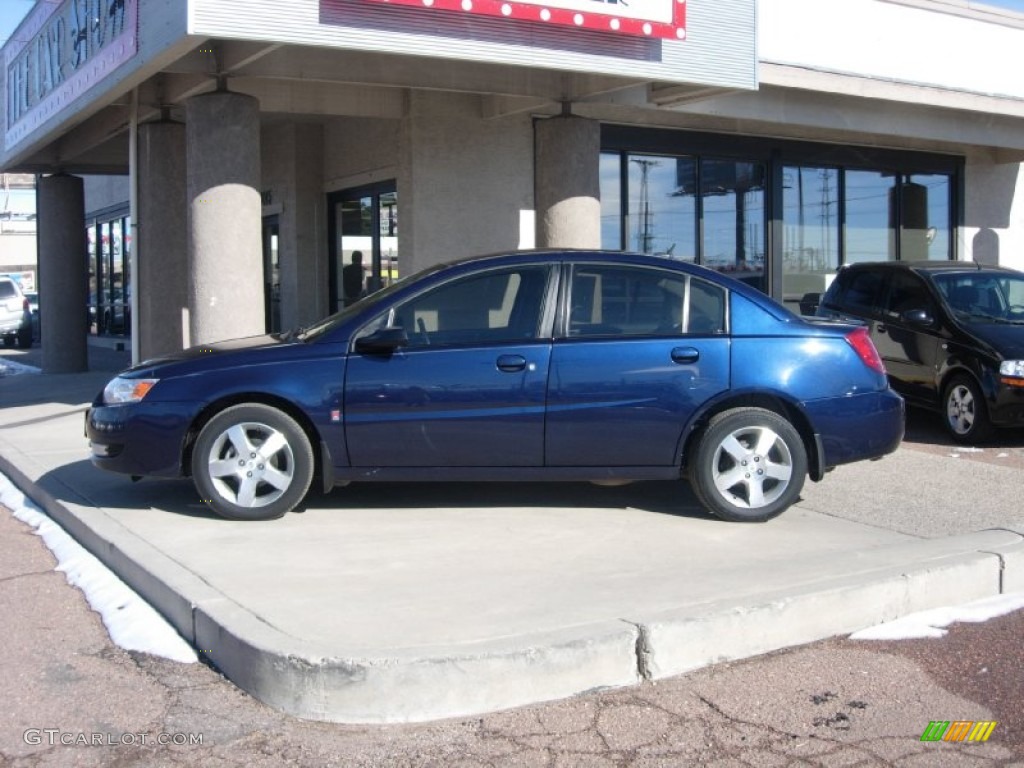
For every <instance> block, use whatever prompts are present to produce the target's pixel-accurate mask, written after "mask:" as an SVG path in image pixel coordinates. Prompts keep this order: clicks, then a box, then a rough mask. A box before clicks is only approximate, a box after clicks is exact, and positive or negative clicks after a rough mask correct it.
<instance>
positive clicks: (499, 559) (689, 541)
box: [0, 358, 1024, 722]
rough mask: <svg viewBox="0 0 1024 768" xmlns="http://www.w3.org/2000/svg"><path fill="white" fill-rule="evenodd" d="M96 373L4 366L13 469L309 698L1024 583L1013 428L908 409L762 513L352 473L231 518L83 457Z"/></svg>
mask: <svg viewBox="0 0 1024 768" xmlns="http://www.w3.org/2000/svg"><path fill="white" fill-rule="evenodd" d="M23 359H24V358H23ZM106 376H107V374H105V373H103V372H94V373H89V374H81V375H65V376H45V377H40V376H36V375H33V374H25V375H21V376H8V377H4V378H3V379H0V387H2V388H3V395H4V398H5V402H7V403H9V404H10V405H8V407H6V408H5V409H4V410H3V412H2V419H3V422H2V423H0V457H2V460H3V462H4V465H5V466H4V471H5V474H8V475H9V476H11V477H12V479H13V480H15V482H16V483H18V484H21V485H23V486H25V487H28V488H29V489H30V490H31V491H32V493H31V494H30V495H33V497H39V499H41V501H42V502H43V503H44V505H45V506H46V507H47V511H49V512H50V513H51V514H52V515H53V516H55V517H56V518H57V519H58V520H59V521H60V522H61V523H62V524H63V525H64V526H65V527H66V528H68V529H69V530H70V531H71V532H72V533H73V534H74V535H75V536H76V538H79V540H80V541H82V543H83V544H85V545H86V546H87V548H89V549H91V550H92V551H94V552H95V553H97V554H98V555H99V556H100V557H101V559H104V560H105V561H106V562H107V563H108V565H110V566H111V567H113V569H114V570H115V571H116V572H118V573H119V574H121V575H122V578H125V579H126V580H127V581H129V583H131V584H132V585H133V586H134V587H135V588H136V589H137V590H138V591H140V593H142V594H143V595H144V596H145V597H146V598H147V599H148V600H150V602H152V603H153V604H154V605H155V606H156V607H157V608H158V609H159V610H160V611H161V612H162V613H164V614H165V615H166V616H167V617H168V618H169V619H170V620H171V622H172V624H174V625H175V626H176V627H177V628H178V629H179V631H180V632H181V633H182V634H183V635H184V636H185V637H186V638H187V639H189V640H190V641H191V642H192V643H193V644H194V645H195V646H196V647H199V648H204V649H208V650H209V651H210V659H209V660H210V661H211V663H213V664H214V665H215V666H217V668H218V669H220V670H221V671H222V672H224V673H225V674H226V675H227V676H228V677H229V678H230V679H231V680H233V681H234V682H235V683H236V684H238V685H239V686H241V687H242V688H243V689H245V690H247V691H249V692H250V693H253V694H254V695H255V696H257V697H258V698H261V699H262V700H264V701H265V702H267V703H269V704H271V705H272V706H275V707H278V708H281V709H284V710H285V711H288V712H291V713H293V714H298V715H300V716H302V717H309V718H313V719H325V720H340V721H347V722H379V721H403V720H423V719H435V718H438V717H447V716H453V715H458V714H468V713H472V712H484V711H490V710H495V709H502V708H506V707H509V706H517V705H520V704H523V703H528V702H530V701H538V700H545V699H557V698H562V697H564V696H568V695H572V694H574V693H578V692H580V691H583V690H589V689H592V688H600V687H617V686H623V685H630V684H634V683H636V682H638V681H640V680H642V679H652V680H656V679H661V678H664V677H666V676H670V675H674V674H678V673H679V672H682V671H686V670H687V669H693V668H696V667H700V666H703V665H706V664H709V663H712V662H715V661H719V660H722V659H728V658H741V657H744V656H749V655H752V654H756V653H761V652H764V651H769V650H772V649H774V648H781V647H785V646H788V645H793V644H796V643H801V642H807V641H810V640H814V639H817V638H821V637H827V636H830V635H834V634H838V633H842V632H847V631H852V630H853V629H857V628H859V627H860V626H865V625H868V624H872V623H876V622H877V621H879V620H883V619H886V618H893V617H895V616H896V615H900V614H902V613H905V612H908V611H912V610H918V609H922V608H927V607H933V606H935V605H937V604H947V603H949V602H961V601H965V600H969V599H975V598H978V597H984V596H987V595H990V594H994V593H997V592H998V591H999V590H1000V589H1003V590H1004V591H1007V590H1009V589H1010V588H1016V587H1015V585H1016V584H1017V583H1018V581H1021V580H1024V573H1021V572H1020V571H1019V570H1018V569H1017V568H1018V565H1019V561H1018V558H1019V557H1021V544H1020V541H1021V536H1020V534H1019V533H1018V532H1014V529H1016V530H1017V531H1019V530H1020V529H1021V524H1020V517H1019V515H1018V513H1017V510H1018V509H1019V504H1018V503H1017V495H1018V490H1017V489H1018V488H1019V481H1018V480H1017V478H1018V477H1019V475H1018V471H1019V462H1020V461H1021V442H1020V440H1019V439H1018V436H1017V435H1012V436H1010V438H1011V439H1010V440H1009V441H1008V444H1006V445H1000V446H998V447H997V446H992V447H986V448H985V452H984V453H978V452H971V451H963V450H961V449H957V450H955V451H954V450H952V449H951V447H950V446H949V445H948V444H945V445H943V444H942V441H941V439H940V438H939V437H938V436H937V434H936V433H935V432H934V431H933V430H932V427H931V425H930V424H929V423H928V422H927V420H925V421H924V423H918V422H917V421H916V417H912V422H911V426H910V430H909V432H908V442H907V444H906V446H904V448H902V449H901V450H900V451H898V452H897V453H896V454H894V455H893V456H890V457H887V458H886V459H883V460H881V461H878V462H874V463H862V464H857V465H851V466H846V467H840V468H839V469H837V470H836V471H835V472H833V473H831V474H830V475H829V476H828V477H826V478H825V480H824V481H823V482H821V483H818V484H812V483H809V484H808V485H807V486H806V487H805V490H804V493H803V497H802V499H801V501H800V502H799V503H798V504H797V505H796V506H794V507H793V508H792V509H791V510H790V511H789V512H787V513H786V514H784V515H783V516H781V517H780V518H779V519H778V520H776V521H773V522H771V523H769V524H765V525H736V524H727V523H723V522H721V521H718V520H715V519H712V518H709V517H708V516H707V515H706V514H705V513H704V512H703V511H702V510H701V509H700V508H699V506H698V505H697V503H696V501H695V500H694V499H693V497H692V495H691V494H690V491H689V489H688V487H687V486H686V485H685V484H684V483H678V482H674V483H673V482H664V483H637V484H634V485H630V486H624V487H618V488H598V487H595V486H591V485H587V484H579V483H565V484H519V485H516V484H462V485H458V484H445V485H441V484H436V485H431V484H400V485H396V486H377V485H365V486H363V485H359V484H355V485H352V486H349V487H348V488H344V489H336V490H335V491H334V492H333V493H331V494H327V495H323V496H320V497H315V498H313V499H312V500H311V501H310V502H309V503H308V504H307V505H306V506H305V508H304V510H303V511H302V512H300V513H294V514H291V515H288V516H287V517H285V518H284V519H282V520H278V521H272V522H268V523H239V522H231V521H226V520H222V519H219V518H217V517H215V516H213V515H211V514H210V513H209V511H208V510H206V509H205V508H204V507H203V505H202V504H201V502H200V500H199V499H197V498H195V492H194V490H193V489H192V487H191V486H190V485H189V484H188V483H186V482H178V481H144V482H141V483H132V482H130V481H129V480H127V479H126V478H122V477H119V476H115V475H109V474H106V473H102V472H99V471H97V470H96V469H95V468H93V467H92V466H91V464H90V463H89V461H88V459H87V446H86V444H85V440H84V438H83V437H82V434H81V419H82V409H83V408H84V407H85V404H86V403H87V402H88V401H89V400H90V399H91V398H92V396H93V395H94V393H95V392H96V391H98V389H99V388H100V387H101V386H102V383H103V381H104V380H105V378H106ZM990 451H992V452H991V453H990ZM1003 454H1005V455H1003ZM954 456H955V457H956V458H954ZM996 528H998V529H1003V530H990V529H996ZM439 691H444V695H439V693H438V692H439Z"/></svg>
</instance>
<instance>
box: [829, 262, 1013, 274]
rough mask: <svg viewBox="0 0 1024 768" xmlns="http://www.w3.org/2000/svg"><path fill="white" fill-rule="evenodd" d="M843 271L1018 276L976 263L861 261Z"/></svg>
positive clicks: (988, 265)
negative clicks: (882, 270)
mask: <svg viewBox="0 0 1024 768" xmlns="http://www.w3.org/2000/svg"><path fill="white" fill-rule="evenodd" d="M843 269H891V270H908V271H914V272H923V273H930V274H934V273H937V272H1002V273H1005V274H1010V275H1013V274H1020V272H1019V271H1018V270H1016V269H1010V268H1009V267H1000V266H998V265H995V264H991V265H990V264H979V263H978V262H976V261H862V262H858V263H856V264H846V265H844V266H843Z"/></svg>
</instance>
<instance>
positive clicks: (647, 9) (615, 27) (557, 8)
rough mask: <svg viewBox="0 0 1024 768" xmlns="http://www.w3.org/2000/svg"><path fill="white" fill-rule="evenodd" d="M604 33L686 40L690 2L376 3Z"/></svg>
mask: <svg viewBox="0 0 1024 768" xmlns="http://www.w3.org/2000/svg"><path fill="white" fill-rule="evenodd" d="M376 1H377V2H384V3H393V4H396V5H409V6H415V7H417V8H431V9H437V10H443V11H458V12H460V13H466V14H475V15H484V16H498V17H501V18H506V19H518V20H520V21H531V22H536V23H538V24H561V25H565V26H570V27H578V28H582V29H590V30H597V31H601V32H615V33H619V34H624V35H639V36H643V37H659V38H666V39H671V40H684V39H685V38H686V0H376Z"/></svg>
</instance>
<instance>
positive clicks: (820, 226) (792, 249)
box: [782, 165, 840, 311]
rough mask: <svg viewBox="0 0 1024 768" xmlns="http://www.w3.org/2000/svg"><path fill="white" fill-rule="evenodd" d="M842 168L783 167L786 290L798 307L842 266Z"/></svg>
mask: <svg viewBox="0 0 1024 768" xmlns="http://www.w3.org/2000/svg"><path fill="white" fill-rule="evenodd" d="M839 232H840V226H839V171H838V169H836V168H812V167H803V166H790V165H787V166H785V167H784V168H783V170H782V293H783V301H784V302H785V303H786V304H787V305H788V306H790V308H791V309H793V310H794V311H798V310H799V309H800V301H801V299H803V297H804V296H806V295H807V294H812V293H824V292H825V289H826V288H827V287H828V283H829V281H830V279H831V276H832V275H834V274H835V271H836V269H837V268H838V266H839Z"/></svg>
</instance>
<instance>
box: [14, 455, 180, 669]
mask: <svg viewBox="0 0 1024 768" xmlns="http://www.w3.org/2000/svg"><path fill="white" fill-rule="evenodd" d="M0 505H3V506H5V507H7V508H8V509H9V510H11V512H12V514H13V515H14V517H15V518H17V519H18V520H21V521H22V522H24V523H27V524H28V525H30V526H31V527H32V528H34V529H35V533H36V534H37V535H38V536H40V537H41V538H42V539H43V542H44V543H45V544H46V546H47V547H49V548H50V551H51V552H53V556H54V557H55V558H56V559H57V567H56V570H58V571H60V572H62V573H63V574H64V578H66V579H67V581H68V584H71V585H72V586H74V587H78V588H79V589H80V590H82V592H83V593H84V594H85V599H86V600H87V601H88V602H89V606H90V607H91V608H92V609H93V610H94V611H96V612H97V613H98V614H99V615H100V618H102V619H103V624H104V626H106V628H107V632H109V633H110V639H111V640H112V641H113V642H114V643H116V644H117V645H119V646H121V647H122V648H124V649H126V650H129V651H141V652H143V653H150V654H153V655H154V656H162V657H163V658H165V659H171V660H172V661H180V662H183V663H186V664H191V663H194V662H196V661H198V657H197V656H196V652H195V650H194V649H193V648H192V646H191V645H189V644H188V643H186V642H185V641H184V640H183V639H182V638H181V635H179V634H178V633H177V632H176V631H175V630H174V628H173V627H172V626H171V625H170V624H168V623H167V621H166V620H165V619H164V618H163V616H161V615H160V614H159V613H157V612H156V610H154V608H153V607H152V606H151V605H150V604H149V603H147V602H146V601H145V600H143V599H142V598H141V597H139V595H138V594H136V593H135V592H134V591H133V590H132V589H131V588H130V587H129V586H128V585H127V584H125V583H124V582H123V581H121V580H120V579H119V578H118V577H117V576H115V575H114V574H113V573H112V572H111V571H110V569H108V568H107V567H106V566H105V565H103V563H101V562H100V561H99V560H97V559H96V557H94V556H93V555H92V554H91V553H90V552H88V551H86V550H85V548H84V547H82V545H81V544H79V543H78V542H77V541H75V540H74V539H72V538H71V537H70V536H69V535H68V534H67V533H66V532H65V531H64V529H63V528H61V527H60V526H59V525H57V524H56V523H55V522H53V520H51V519H50V518H49V517H48V516H47V515H46V514H44V513H43V512H42V511H41V510H40V509H39V507H37V506H36V505H35V504H33V503H32V502H31V501H29V500H28V499H26V498H25V495H24V494H23V493H22V492H21V491H19V490H18V489H17V488H15V487H14V485H13V483H11V481H10V480H8V479H7V478H6V477H5V476H4V475H2V474H0Z"/></svg>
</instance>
